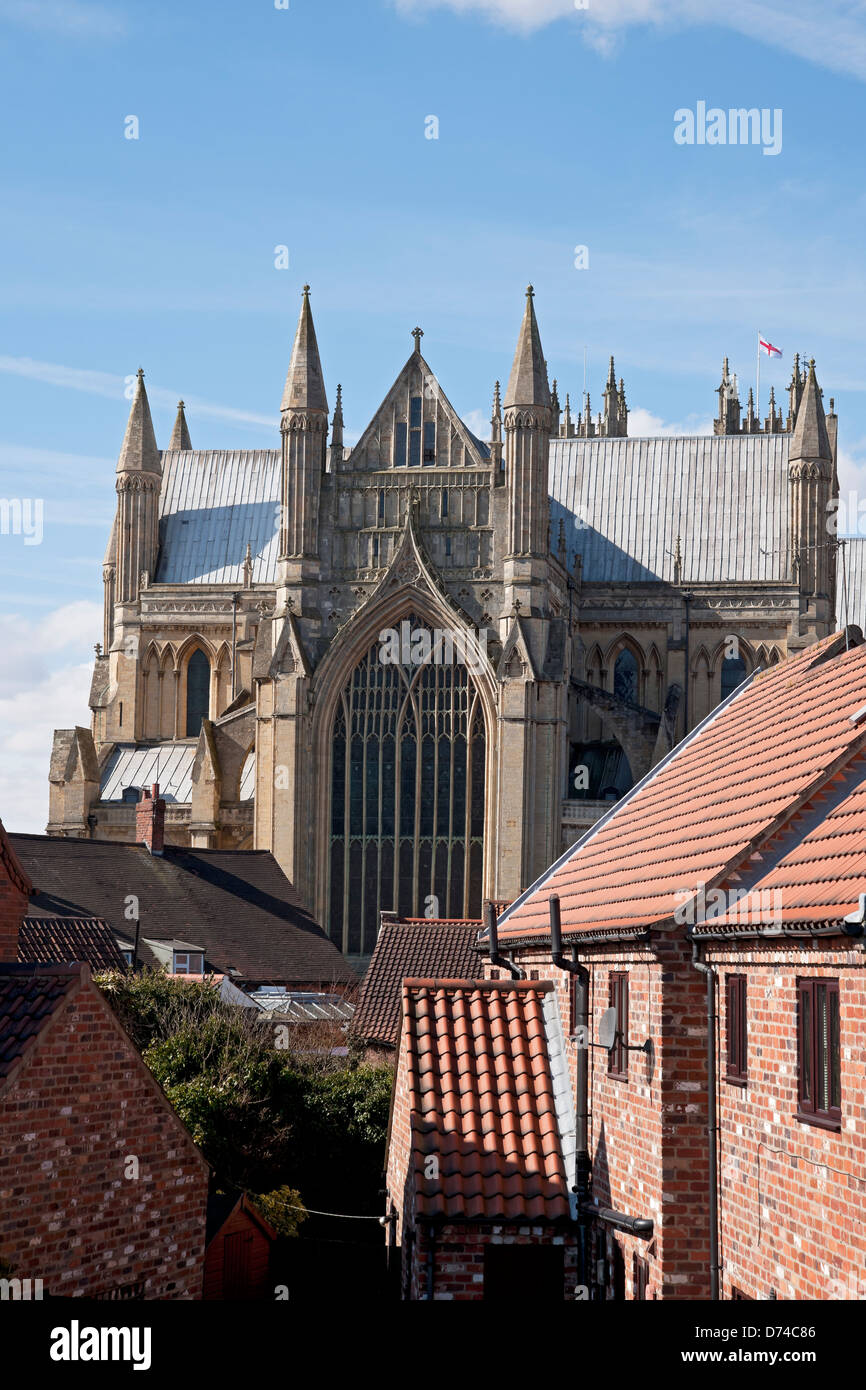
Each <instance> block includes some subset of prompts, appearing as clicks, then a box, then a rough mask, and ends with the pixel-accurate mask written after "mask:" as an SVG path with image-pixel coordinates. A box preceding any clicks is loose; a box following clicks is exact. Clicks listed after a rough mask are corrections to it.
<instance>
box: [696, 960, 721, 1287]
mask: <svg viewBox="0 0 866 1390" xmlns="http://www.w3.org/2000/svg"><path fill="white" fill-rule="evenodd" d="M699 952H700V945H699V943H698V942H697V941H695V939H694V938H692V965H693V966H694V967H695V969H696V970H700V971H701V973H702V974H703V975H704V976H705V977H706V981H707V1138H708V1140H709V1145H710V1174H709V1186H710V1190H709V1216H710V1298H711V1299H712V1300H713V1301H714V1302H715V1301H717V1300H718V1297H719V1124H718V1118H717V1114H716V973H715V971H714V970H713V968H712V966H710V965H707V964H706V963H705V962H704V961H702V960H701V959H700V955H699Z"/></svg>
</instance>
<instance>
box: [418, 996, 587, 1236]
mask: <svg viewBox="0 0 866 1390" xmlns="http://www.w3.org/2000/svg"><path fill="white" fill-rule="evenodd" d="M552 989H553V986H552V984H550V983H549V982H547V981H544V982H534V981H514V980H511V981H505V982H503V981H485V982H468V981H462V980H414V979H410V980H406V981H404V984H403V1031H402V1038H401V1064H402V1065H404V1066H405V1067H406V1074H407V1080H408V1087H409V1098H410V1110H411V1126H412V1156H411V1162H412V1166H413V1169H414V1183H415V1193H416V1213H417V1215H418V1216H421V1217H441V1218H444V1219H447V1220H461V1219H464V1220H473V1219H475V1220H480V1219H484V1220H491V1219H496V1218H500V1219H503V1220H511V1219H515V1218H516V1219H525V1220H527V1221H540V1220H557V1219H561V1218H566V1217H568V1215H569V1200H568V1189H567V1183H566V1173H565V1164H564V1161H563V1154H562V1144H561V1140H560V1133H559V1126H558V1123H557V1114H556V1105H555V1100H554V1089H553V1078H552V1072H551V1060H550V1054H549V1050H548V1039H547V1033H546V1029H545V1021H544V997H545V995H546V994H549V993H550V992H551V991H552ZM431 1159H435V1160H437V1163H436V1164H435V1165H433V1164H431V1162H430V1160H431Z"/></svg>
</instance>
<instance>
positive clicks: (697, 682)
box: [689, 644, 716, 728]
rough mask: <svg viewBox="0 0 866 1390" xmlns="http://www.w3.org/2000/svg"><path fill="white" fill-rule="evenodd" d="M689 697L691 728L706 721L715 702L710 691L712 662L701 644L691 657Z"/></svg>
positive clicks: (711, 690)
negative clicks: (703, 720)
mask: <svg viewBox="0 0 866 1390" xmlns="http://www.w3.org/2000/svg"><path fill="white" fill-rule="evenodd" d="M689 680H690V681H691V696H690V700H689V714H690V718H689V722H690V724H691V726H692V728H694V727H695V725H696V724H699V723H700V722H701V720H702V719H706V717H707V715H708V714H709V712H710V710H711V709H712V707H713V705H714V704H715V703H716V701H715V700H714V699H713V689H712V661H711V659H710V654H709V652H708V651H707V648H706V647H705V646H704V645H703V644H702V645H701V646H700V647H699V648H698V650H697V651H696V652H694V653H693V655H692V661H691V671H690V673H689Z"/></svg>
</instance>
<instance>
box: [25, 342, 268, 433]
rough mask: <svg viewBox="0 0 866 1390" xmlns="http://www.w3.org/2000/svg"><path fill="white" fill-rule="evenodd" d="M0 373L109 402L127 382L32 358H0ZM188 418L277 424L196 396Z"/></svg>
mask: <svg viewBox="0 0 866 1390" xmlns="http://www.w3.org/2000/svg"><path fill="white" fill-rule="evenodd" d="M0 372H9V373H10V374H12V375H14V376H23V377H27V378H28V379H29V380H30V381H41V382H44V383H45V385H46V386H61V387H64V388H66V389H68V390H71V391H85V392H87V394H88V395H91V396H106V397H108V398H109V399H111V400H120V399H122V398H123V396H124V393H125V391H126V389H127V378H125V377H122V376H114V375H113V374H112V373H111V372H98V371H92V370H90V369H88V368H83V367H64V366H62V365H61V364H59V363H57V362H37V361H35V360H34V359H33V358H32V357H8V356H3V355H0ZM131 375H132V374H130V376H131ZM147 394H148V398H149V399H150V400H151V401H152V402H153V404H154V405H166V406H171V407H174V406H176V405H177V401H178V396H179V395H180V394H183V393H179V392H177V391H168V390H166V389H165V387H162V386H150V385H148V387H147ZM184 400H185V403H186V407H187V415H190V414H194V415H195V414H197V415H209V416H213V417H214V418H216V419H220V420H234V421H236V422H238V423H240V424H245V425H259V426H261V427H262V428H263V429H269V430H274V429H276V427H277V421H276V419H275V418H274V417H273V416H270V415H257V414H255V413H254V412H252V411H249V410H235V409H233V407H231V406H225V405H214V404H213V403H212V402H210V401H203V400H200V399H199V397H197V396H189V395H185V396H184Z"/></svg>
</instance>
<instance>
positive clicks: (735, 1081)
mask: <svg viewBox="0 0 866 1390" xmlns="http://www.w3.org/2000/svg"><path fill="white" fill-rule="evenodd" d="M725 1081H726V1082H727V1083H728V1085H729V1086H738V1087H739V1088H740V1090H741V1091H745V1090H746V1088H747V1087H748V1084H749V1078H748V1077H747V1076H727V1075H726V1076H725Z"/></svg>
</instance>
